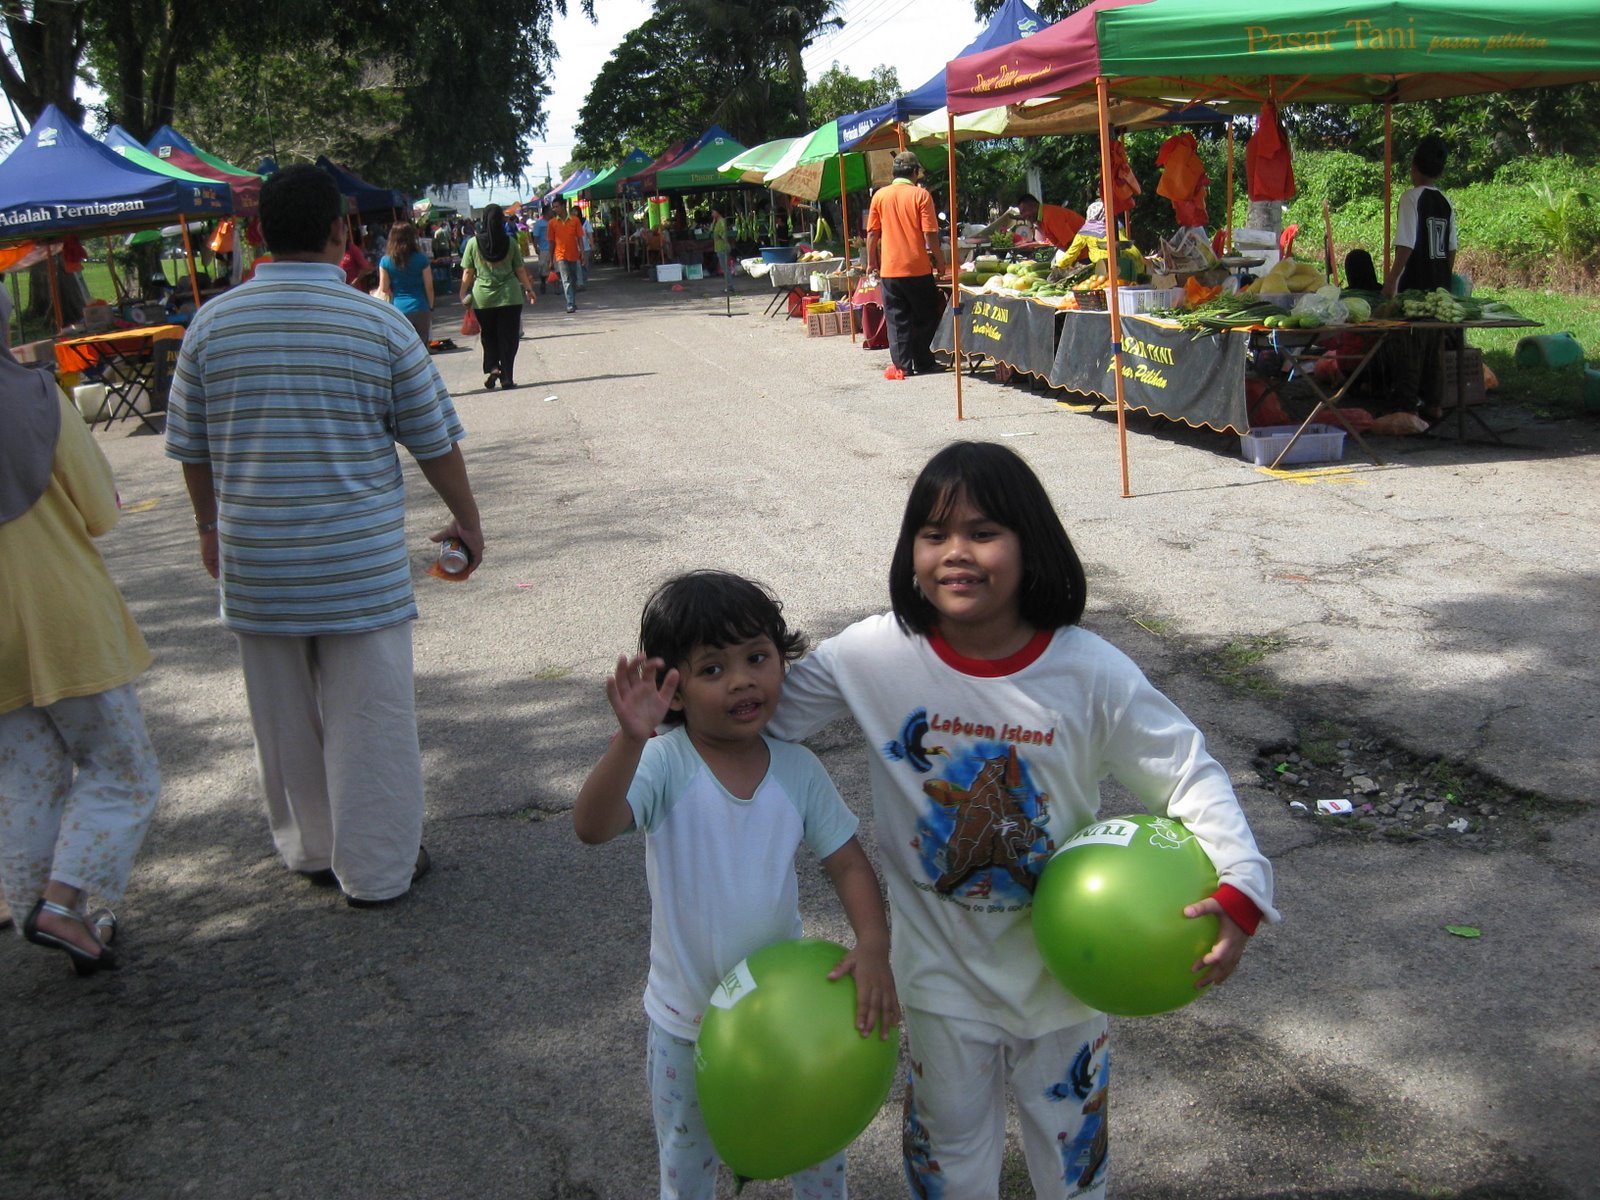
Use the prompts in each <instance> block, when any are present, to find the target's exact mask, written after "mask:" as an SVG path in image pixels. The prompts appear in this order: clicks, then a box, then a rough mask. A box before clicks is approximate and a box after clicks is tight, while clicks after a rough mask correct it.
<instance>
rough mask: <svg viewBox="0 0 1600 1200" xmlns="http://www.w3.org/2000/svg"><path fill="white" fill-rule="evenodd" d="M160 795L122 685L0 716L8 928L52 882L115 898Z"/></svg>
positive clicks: (136, 713)
mask: <svg viewBox="0 0 1600 1200" xmlns="http://www.w3.org/2000/svg"><path fill="white" fill-rule="evenodd" d="M160 791H161V773H160V770H159V768H158V767H157V765H156V752H155V748H154V747H153V746H151V744H150V736H149V734H147V733H146V732H145V727H144V714H143V713H142V712H141V710H140V708H139V697H138V695H137V693H135V692H134V690H133V685H132V684H131V683H129V684H124V685H123V686H121V687H116V688H112V689H111V690H109V691H105V692H99V693H96V694H95V695H92V696H74V697H70V698H68V699H66V700H58V701H56V702H55V703H54V704H51V705H49V706H47V707H45V708H32V707H27V708H18V709H13V710H12V711H10V712H8V713H0V883H3V885H4V888H5V894H6V895H7V896H9V897H11V901H12V903H13V904H15V905H16V906H17V912H16V919H17V924H18V926H19V927H20V926H21V924H22V919H23V917H24V915H26V913H27V910H28V908H29V907H30V906H31V905H32V903H33V901H34V900H35V899H37V898H38V897H39V896H40V895H41V894H42V893H43V892H44V886H45V884H46V883H48V882H49V881H50V880H52V879H53V880H55V881H56V882H58V883H64V884H66V885H67V886H68V887H75V888H81V889H82V890H83V891H84V892H85V893H87V894H89V895H92V896H97V897H99V898H100V899H101V900H104V901H105V902H106V903H108V904H115V903H116V902H117V901H119V900H121V899H122V896H123V893H124V892H126V891H127V888H128V875H129V873H130V872H131V871H132V870H133V860H134V857H135V856H136V855H137V854H138V853H139V846H140V845H141V844H142V843H143V842H144V835H145V831H146V830H147V829H149V827H150V818H151V817H152V816H154V815H155V810H156V799H157V797H158V796H159V794H160Z"/></svg>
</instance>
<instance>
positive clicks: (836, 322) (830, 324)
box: [806, 309, 850, 337]
mask: <svg viewBox="0 0 1600 1200" xmlns="http://www.w3.org/2000/svg"><path fill="white" fill-rule="evenodd" d="M849 320H850V311H849V310H848V309H846V310H845V311H844V312H814V313H807V314H806V336H807V337H834V336H835V335H837V334H841V333H848V332H849V331H850V326H849V325H848V323H847V322H848V321H849Z"/></svg>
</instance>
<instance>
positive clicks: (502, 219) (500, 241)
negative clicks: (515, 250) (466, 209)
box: [478, 204, 511, 263]
mask: <svg viewBox="0 0 1600 1200" xmlns="http://www.w3.org/2000/svg"><path fill="white" fill-rule="evenodd" d="M478 253H479V254H481V255H483V259H484V261H485V262H492V263H494V262H499V261H500V260H501V259H503V258H505V256H506V255H508V254H510V253H511V238H510V236H509V235H508V234H507V233H506V211H505V209H503V208H501V207H500V206H499V205H498V204H491V205H489V207H488V208H486V209H484V210H483V220H482V221H481V222H480V223H479V225H478Z"/></svg>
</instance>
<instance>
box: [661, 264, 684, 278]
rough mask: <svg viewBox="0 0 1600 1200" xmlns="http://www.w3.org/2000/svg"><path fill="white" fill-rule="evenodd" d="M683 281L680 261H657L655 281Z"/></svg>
mask: <svg viewBox="0 0 1600 1200" xmlns="http://www.w3.org/2000/svg"><path fill="white" fill-rule="evenodd" d="M682 281H683V264H682V263H657V264H656V282H657V283H681V282H682Z"/></svg>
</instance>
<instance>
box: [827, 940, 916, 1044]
mask: <svg viewBox="0 0 1600 1200" xmlns="http://www.w3.org/2000/svg"><path fill="white" fill-rule="evenodd" d="M846 975H853V976H855V980H856V1028H857V1029H858V1030H859V1031H860V1032H861V1036H862V1037H869V1036H871V1034H872V1027H873V1026H874V1025H876V1026H877V1027H878V1036H879V1038H881V1039H882V1040H884V1041H888V1040H889V1030H891V1029H892V1028H894V1027H895V1026H896V1025H898V1024H899V1023H900V998H899V997H898V996H897V995H895V990H894V973H893V972H892V971H890V970H889V952H888V951H887V950H874V949H871V948H869V947H864V946H862V945H861V944H860V943H859V942H858V943H857V944H856V947H855V949H853V950H851V951H850V952H849V953H848V954H846V955H845V956H844V957H843V958H841V959H840V960H839V965H838V966H836V967H834V968H833V970H831V971H829V972H828V978H829V979H843V978H844V977H845V976H846Z"/></svg>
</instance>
